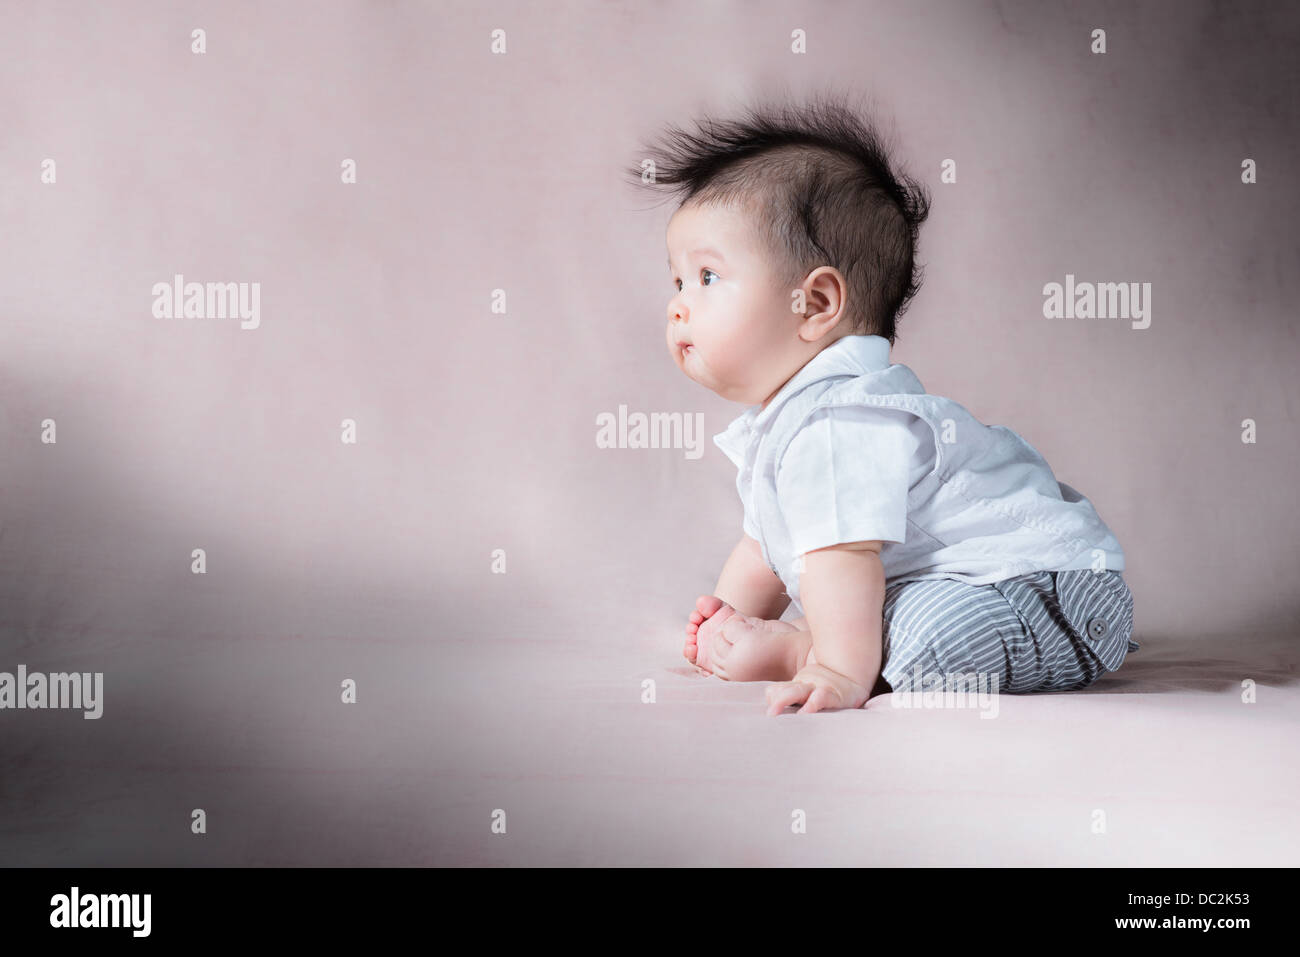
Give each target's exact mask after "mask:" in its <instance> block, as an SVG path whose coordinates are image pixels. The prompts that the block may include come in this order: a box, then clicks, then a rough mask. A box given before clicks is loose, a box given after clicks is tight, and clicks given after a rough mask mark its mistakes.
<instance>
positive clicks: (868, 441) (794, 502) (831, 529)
mask: <svg viewBox="0 0 1300 957" xmlns="http://www.w3.org/2000/svg"><path fill="white" fill-rule="evenodd" d="M933 467H934V442H933V441H931V438H930V427H929V426H928V425H926V424H925V422H924V420H922V419H919V418H917V417H916V416H914V415H911V414H910V413H907V412H900V411H898V410H896V409H873V408H869V407H866V406H852V407H847V408H836V409H822V410H821V411H819V412H818V413H817V414H816V415H814V416H813V417H812V418H811V419H809V420H808V421H807V422H806V423H805V425H804V426H803V428H801V429H800V430H799V432H798V434H797V435H795V437H794V439H793V440H791V442H790V444H789V446H787V447H786V452H785V455H784V456H783V457H782V459H781V467H780V469H779V470H778V471H777V475H776V497H777V501H778V502H779V503H780V506H781V513H782V514H783V515H784V516H785V519H786V523H787V525H788V526H789V529H790V537H791V543H790V544H791V547H792V548H793V549H794V553H795V554H796V555H802V554H804V553H806V552H810V551H813V550H814V549H817V548H825V547H826V546H828V545H838V544H840V543H842V542H865V541H881V542H902V541H904V540H905V539H906V537H907V496H908V491H909V490H910V489H911V487H912V486H913V485H914V484H915V483H916V482H918V481H920V479H921V478H922V477H923V476H925V475H926V474H927V473H928V472H929V471H930V469H931V468H933Z"/></svg>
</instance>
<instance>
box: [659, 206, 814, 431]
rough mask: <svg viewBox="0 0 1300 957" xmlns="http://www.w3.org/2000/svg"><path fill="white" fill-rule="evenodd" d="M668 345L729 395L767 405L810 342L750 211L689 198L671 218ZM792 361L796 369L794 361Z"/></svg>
mask: <svg viewBox="0 0 1300 957" xmlns="http://www.w3.org/2000/svg"><path fill="white" fill-rule="evenodd" d="M668 267H669V270H670V276H671V279H672V287H673V295H672V298H671V299H669V300H668V331H667V339H668V350H669V352H670V353H672V356H673V358H674V359H675V360H676V362H677V364H678V365H679V366H680V367H681V369H682V371H683V372H685V373H686V374H687V375H688V376H690V377H691V378H692V379H694V380H695V381H696V382H698V383H700V384H701V385H703V386H705V387H707V388H709V389H712V390H713V391H714V392H716V393H717V394H718V395H720V396H722V397H723V398H724V399H730V400H732V401H734V402H743V403H745V404H747V405H758V404H760V403H762V404H766V402H767V400H768V399H769V398H771V397H772V395H774V394H775V393H776V392H777V390H779V389H780V387H781V386H782V385H783V384H784V383H785V381H786V379H788V378H789V377H790V375H791V374H793V371H794V370H795V369H797V368H798V365H799V364H800V363H801V361H806V359H804V360H800V359H799V358H798V357H799V356H800V355H805V354H806V353H807V349H808V343H806V342H803V341H802V340H800V339H799V337H798V330H799V322H800V319H801V317H800V316H797V315H795V314H794V313H792V312H791V311H790V295H789V294H790V290H787V289H783V288H781V287H780V286H779V284H778V281H777V277H776V276H775V275H774V272H773V270H772V268H771V265H770V262H769V259H768V253H767V250H766V249H764V248H762V247H761V245H760V243H759V241H758V239H757V238H756V236H755V232H754V229H753V227H752V226H751V225H750V224H749V222H748V220H747V219H746V218H745V216H744V215H743V213H741V212H739V211H736V210H732V209H727V208H723V207H718V206H693V205H690V204H688V205H686V206H683V207H682V208H681V209H679V210H677V212H675V213H674V214H673V217H672V219H670V220H669V221H668ZM792 364H793V368H792Z"/></svg>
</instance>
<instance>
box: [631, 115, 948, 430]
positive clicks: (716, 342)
mask: <svg viewBox="0 0 1300 957" xmlns="http://www.w3.org/2000/svg"><path fill="white" fill-rule="evenodd" d="M697 125H698V127H699V132H697V133H695V134H691V133H687V132H685V131H683V130H680V129H677V128H675V127H673V128H670V130H669V134H668V138H667V142H666V144H665V145H663V146H656V147H652V148H651V150H650V151H649V152H650V158H651V159H653V161H654V171H653V177H652V178H651V177H642V175H641V174H642V171H641V170H640V169H638V170H636V175H637V177H638V180H639V181H640V182H643V183H645V184H646V185H649V186H652V187H668V189H669V191H670V192H671V193H673V194H675V195H677V196H678V197H679V206H678V208H677V210H676V211H675V212H674V213H673V215H672V218H671V219H670V220H669V222H668V236H667V239H668V268H669V270H670V276H671V280H672V298H671V299H669V301H668V332H667V339H668V348H669V351H670V352H671V353H672V355H673V357H674V359H675V360H676V361H677V364H678V365H679V366H681V368H682V371H683V372H685V373H686V374H687V375H688V376H690V377H691V378H692V379H694V380H695V381H696V382H699V383H700V384H701V385H704V386H707V387H708V388H709V389H712V390H713V391H714V392H716V393H717V394H718V395H720V396H722V397H723V398H726V399H731V400H732V401H735V402H743V403H745V404H747V405H759V404H761V405H766V404H767V402H768V400H769V399H770V398H772V396H773V395H775V394H776V393H777V392H778V391H779V390H780V388H781V386H782V385H784V384H785V383H786V382H787V381H788V380H789V379H790V377H791V376H793V375H794V374H795V373H796V372H798V371H799V369H801V368H803V366H804V365H806V364H807V362H808V361H809V360H810V359H812V357H813V356H815V355H816V354H817V353H818V352H820V351H821V350H822V349H824V348H826V347H827V346H829V345H830V344H831V343H832V342H834V341H836V340H837V339H840V338H842V337H843V336H846V335H868V334H871V335H878V336H883V337H884V338H886V339H888V340H889V342H890V343H891V344H892V343H893V342H894V338H895V323H896V321H897V319H898V317H899V316H900V315H901V314H902V312H903V311H904V309H905V308H906V305H907V303H908V301H909V300H910V299H911V298H912V297H913V296H914V295H915V294H916V292H917V289H918V288H919V285H920V270H919V267H917V266H916V265H915V264H914V258H915V251H916V241H917V232H918V230H919V228H920V225H921V223H922V222H923V221H924V220H925V218H926V216H927V215H928V214H929V198H928V197H927V196H926V195H925V193H924V192H923V191H922V190H921V188H920V187H919V186H918V185H917V184H916V183H915V182H914V181H913V180H911V179H909V178H908V177H906V176H899V175H897V174H895V173H894V172H893V170H892V169H891V166H890V162H889V158H888V156H887V154H886V150H885V148H884V146H883V145H882V143H881V141H880V138H879V136H878V134H877V133H876V132H875V130H874V129H873V128H872V127H871V126H870V124H868V123H864V122H863V121H862V120H861V119H859V118H858V117H857V116H856V115H855V114H854V113H853V111H852V110H850V109H849V108H847V107H846V106H844V105H843V104H841V103H838V102H835V101H832V100H829V99H815V100H814V101H813V102H812V103H811V104H810V105H808V106H806V107H804V106H800V107H784V108H783V107H775V108H773V107H762V108H756V109H752V110H750V111H749V112H748V114H747V115H746V116H745V117H744V118H743V119H739V120H727V121H715V120H710V119H705V120H703V121H701V122H700V123H698V124H697Z"/></svg>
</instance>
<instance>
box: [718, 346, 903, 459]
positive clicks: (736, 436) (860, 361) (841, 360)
mask: <svg viewBox="0 0 1300 957" xmlns="http://www.w3.org/2000/svg"><path fill="white" fill-rule="evenodd" d="M889 365H890V362H889V340H888V339H886V338H885V337H884V336H842V337H841V338H839V339H837V340H835V341H834V342H832V343H831V344H830V345H829V346H827V347H826V348H825V349H823V350H822V351H821V352H819V353H817V355H815V356H813V357H812V358H811V359H809V360H808V362H806V363H805V364H804V366H803V368H802V369H800V370H799V371H798V372H796V373H795V374H794V375H793V376H791V377H790V379H789V381H787V382H786V384H785V385H783V386H781V388H780V389H779V390H778V391H777V393H776V395H774V396H772V401H771V402H769V403H768V404H767V407H766V408H763V407H762V406H758V405H752V406H750V407H749V408H748V409H746V410H745V411H744V412H743V413H742V414H741V415H740V417H739V418H737V419H735V420H734V421H733V422H732V423H731V424H730V425H728V426H727V428H726V430H724V431H723V432H720V433H718V434H717V435H715V436H714V437H713V444H714V445H716V446H717V447H718V448H720V449H721V450H722V451H723V452H724V453H725V454H726V456H727V458H729V459H731V461H732V462H734V463H735V464H736V465H737V467H739V466H740V465H742V464H743V462H744V453H745V446H746V444H747V443H748V439H749V436H750V433H751V432H753V430H755V429H760V428H762V427H763V425H764V424H765V423H767V422H769V421H770V420H771V419H772V417H773V416H774V415H776V413H777V411H778V410H779V409H780V407H781V406H783V405H784V404H785V403H786V402H787V401H788V400H789V399H790V398H791V397H792V396H793V395H794V394H795V393H797V392H801V391H803V390H804V389H806V388H807V387H808V386H810V385H812V384H813V383H815V382H820V381H822V380H823V379H830V378H832V377H834V376H853V377H856V376H860V375H866V374H867V373H869V372H882V371H884V370H885V369H888V368H889Z"/></svg>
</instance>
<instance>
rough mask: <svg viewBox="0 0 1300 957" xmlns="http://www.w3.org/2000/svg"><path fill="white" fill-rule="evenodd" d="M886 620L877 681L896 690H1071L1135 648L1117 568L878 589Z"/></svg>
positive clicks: (1127, 596)
mask: <svg viewBox="0 0 1300 957" xmlns="http://www.w3.org/2000/svg"><path fill="white" fill-rule="evenodd" d="M884 619H885V620H884V628H883V630H882V633H881V637H882V639H883V647H882V651H883V655H882V657H883V660H884V665H883V668H882V674H881V679H882V681H883V682H884V683H887V684H888V685H889V687H890V689H891V690H894V691H908V690H914V691H924V690H931V689H934V688H937V687H939V685H938V684H937V682H936V679H935V678H933V677H930V676H931V675H940V676H946V675H963V676H967V677H966V678H965V680H966V681H970V680H972V679H970V678H969V676H970V675H972V674H975V675H978V676H980V677H981V678H984V679H985V680H987V681H988V682H989V685H988V687H989V688H990V690H993V688H994V687H995V686H994V685H993V684H992V683H993V681H994V680H996V682H997V684H996V690H997V693H999V694H1032V693H1035V692H1044V691H1076V690H1078V689H1080V688H1086V687H1087V686H1088V685H1090V684H1092V683H1093V682H1094V681H1096V680H1097V679H1098V678H1100V677H1101V676H1102V675H1104V674H1106V673H1107V672H1111V671H1115V670H1117V669H1118V668H1119V666H1120V665H1121V664H1122V663H1123V661H1124V656H1125V655H1127V654H1128V653H1129V652H1130V651H1137V649H1138V643H1137V642H1136V641H1133V639H1132V635H1133V595H1132V593H1131V592H1130V591H1129V589H1128V585H1127V584H1125V582H1124V578H1123V576H1122V575H1121V573H1120V572H1117V571H1105V572H1094V571H1092V570H1091V569H1087V568H1085V569H1077V570H1071V571H1055V572H1048V571H1042V572H1034V573H1033V574H1029V575H1021V576H1019V577H1017V578H1008V579H1006V580H1005V581H1000V582H994V583H992V584H990V585H969V584H966V583H965V582H959V581H955V580H952V579H935V580H929V581H904V582H898V583H897V584H893V585H887V586H886V588H885V602H884ZM995 676H996V679H995ZM968 686H969V685H968ZM877 687H878V688H879V687H880V686H879V685H878V686H877ZM881 690H883V689H881Z"/></svg>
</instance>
